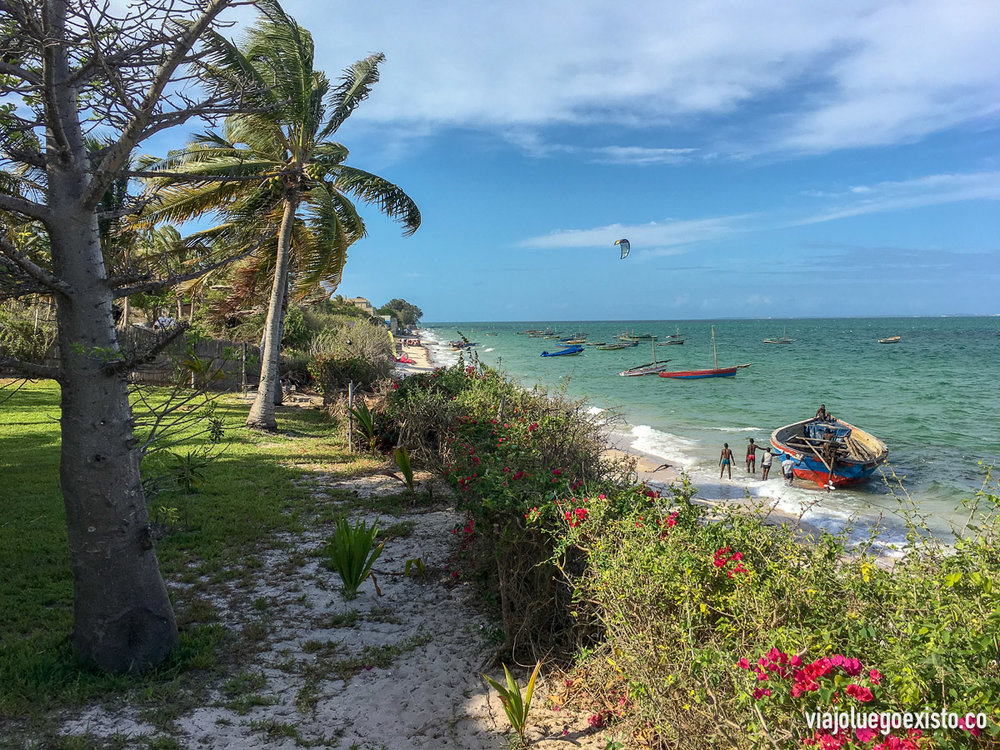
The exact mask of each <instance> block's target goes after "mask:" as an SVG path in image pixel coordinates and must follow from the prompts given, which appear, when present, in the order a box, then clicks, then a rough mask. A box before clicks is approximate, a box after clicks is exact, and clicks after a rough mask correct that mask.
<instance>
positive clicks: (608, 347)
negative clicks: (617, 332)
mask: <svg viewBox="0 0 1000 750" xmlns="http://www.w3.org/2000/svg"><path fill="white" fill-rule="evenodd" d="M633 346H639V342H638V341H619V342H618V343H617V344H605V345H604V346H599V347H597V348H598V349H600V350H601V351H602V352H611V351H615V350H616V349H629V348H631V347H633Z"/></svg>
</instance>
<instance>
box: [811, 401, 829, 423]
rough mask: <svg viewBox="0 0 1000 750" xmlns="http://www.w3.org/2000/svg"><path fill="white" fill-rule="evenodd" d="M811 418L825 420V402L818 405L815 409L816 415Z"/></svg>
mask: <svg viewBox="0 0 1000 750" xmlns="http://www.w3.org/2000/svg"><path fill="white" fill-rule="evenodd" d="M813 419H818V420H819V421H820V422H825V421H826V404H820V405H819V409H817V410H816V416H815V417H813Z"/></svg>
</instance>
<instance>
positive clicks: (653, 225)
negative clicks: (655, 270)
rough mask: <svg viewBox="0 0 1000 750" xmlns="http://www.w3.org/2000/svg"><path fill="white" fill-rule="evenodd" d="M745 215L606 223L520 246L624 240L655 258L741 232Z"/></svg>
mask: <svg viewBox="0 0 1000 750" xmlns="http://www.w3.org/2000/svg"><path fill="white" fill-rule="evenodd" d="M748 218H749V217H748V216H718V217H713V218H708V219H693V220H689V221H662V222H656V221H651V222H649V223H648V224H636V225H631V226H628V225H625V224H609V225H608V226H603V227H594V228H593V229H561V230H556V231H554V232H551V233H549V234H546V235H541V236H539V237H532V238H530V239H527V240H524V241H523V242H521V243H520V246H521V247H532V248H546V249H567V248H585V247H611V246H613V245H614V242H615V240H617V239H620V238H622V237H625V238H627V239H628V240H629V242H630V243H631V244H632V249H633V251H635V250H644V249H649V248H652V250H650V252H653V253H656V254H658V255H676V254H677V253H676V252H669V251H668V250H666V248H671V247H674V246H676V245H687V244H690V243H694V242H704V241H707V240H714V239H719V238H721V237H726V236H728V235H731V234H733V233H734V232H737V231H743V230H741V229H740V225H741V224H743V223H745V221H746V219H748Z"/></svg>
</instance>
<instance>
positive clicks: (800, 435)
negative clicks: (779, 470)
mask: <svg viewBox="0 0 1000 750" xmlns="http://www.w3.org/2000/svg"><path fill="white" fill-rule="evenodd" d="M771 445H773V446H774V447H775V449H776V450H777V451H778V452H779V453H781V454H783V455H787V456H788V457H789V458H791V459H792V460H793V461H794V462H795V466H794V467H793V469H792V471H793V472H794V473H795V476H797V477H799V478H800V479H808V480H810V481H813V482H815V483H816V484H818V485H819V486H820V487H825V488H827V489H833V488H834V487H842V486H844V485H850V484H857V483H858V482H863V481H864V480H866V479H867V478H868V477H870V476H871V475H872V474H873V473H875V469H876V468H878V465H879V464H881V463H883V462H885V460H886V458H887V457H888V456H889V449H888V448H887V447H886V444H885V443H884V442H882V441H881V440H879V439H878V438H877V437H875V436H874V435H872V434H870V433H867V432H865V431H864V430H862V429H859V428H857V427H855V426H854V425H852V424H848V423H847V422H844V421H842V420H839V419H830V420H824V419H806V420H804V421H802V422H795V423H794V424H789V425H785V426H784V427H779V428H778V429H776V430H775V431H774V432H772V433H771Z"/></svg>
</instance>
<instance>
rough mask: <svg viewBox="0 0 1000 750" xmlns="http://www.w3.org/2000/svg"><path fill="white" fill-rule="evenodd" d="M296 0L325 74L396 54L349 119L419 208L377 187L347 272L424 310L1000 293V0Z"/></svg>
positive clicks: (692, 312)
mask: <svg viewBox="0 0 1000 750" xmlns="http://www.w3.org/2000/svg"><path fill="white" fill-rule="evenodd" d="M623 5H624V6H625V7H622V6H623ZM285 7H286V9H287V10H288V11H289V12H291V13H292V14H293V15H294V16H295V17H296V18H297V19H298V20H299V22H300V23H301V24H302V25H303V26H305V27H306V28H308V29H309V30H310V31H311V32H312V33H313V35H314V37H315V40H316V46H317V67H319V68H322V69H324V70H326V71H327V73H328V74H330V75H331V77H333V76H336V75H337V74H339V72H340V71H341V70H342V69H343V68H345V67H346V66H347V65H349V64H350V63H351V62H353V61H354V60H356V59H359V58H361V57H364V56H365V55H368V54H370V53H372V52H376V51H381V52H384V53H385V55H386V57H387V59H386V62H385V64H384V66H383V68H382V79H381V81H380V83H379V84H378V86H376V88H375V90H374V92H373V94H372V96H371V98H370V99H369V100H368V101H366V102H364V103H363V104H362V105H361V107H360V108H359V109H358V110H357V111H356V112H355V113H354V115H352V117H351V119H350V121H349V122H348V123H347V124H346V125H345V126H344V127H342V128H341V130H340V131H339V138H340V140H341V141H342V142H343V143H344V144H345V145H347V146H348V147H349V148H350V149H351V157H350V160H349V162H350V163H352V164H353V165H355V166H357V167H361V168H363V169H369V170H371V171H375V172H377V173H379V174H381V175H382V176H384V177H387V178H389V179H391V180H393V181H394V182H396V183H397V184H398V185H400V186H401V187H403V189H405V190H406V191H407V192H408V193H409V194H410V195H411V196H412V197H413V198H414V199H415V200H416V201H417V203H418V205H419V206H420V209H421V212H422V214H423V225H422V226H421V228H420V230H419V231H418V232H417V233H416V235H414V236H413V237H410V238H404V237H402V236H401V233H400V231H399V229H398V227H396V226H395V225H393V224H391V223H389V222H386V221H384V220H382V219H380V218H379V217H378V214H377V212H376V211H374V210H373V209H367V210H363V215H364V216H365V217H366V220H367V222H368V226H369V236H368V237H367V238H366V239H364V240H362V241H360V242H359V243H357V244H356V245H355V246H354V247H353V248H352V252H351V254H350V260H349V262H348V266H347V269H346V271H345V274H344V280H343V283H342V285H341V287H340V289H339V292H340V293H342V294H344V295H347V296H355V295H362V296H366V297H369V298H370V299H371V300H372V301H373V302H375V303H376V304H380V303H383V302H385V301H386V300H388V299H389V298H391V297H404V298H406V299H408V300H410V301H411V302H414V303H416V304H417V305H419V306H420V307H421V308H423V310H424V312H425V320H427V321H434V320H441V321H444V320H547V319H560V320H562V319H660V318H663V319H686V318H715V317H758V316H773V317H797V316H804V315H897V314H898V315H920V314H925V315H938V314H994V313H1000V293H998V288H1000V287H998V282H1000V211H998V208H1000V204H998V199H1000V148H998V147H1000V45H998V44H997V40H998V39H1000V11H998V9H997V5H996V3H995V1H994V0H990V1H989V2H977V1H975V0H962V1H961V2H948V1H944V0H941V1H936V2H931V1H929V0H912V1H909V2H885V1H884V0H883V1H881V2H856V1H854V0H836V1H835V2H801V0H769V1H768V2H766V3H760V2H732V1H721V0H702V1H701V2H698V3H681V2H676V1H674V0H671V1H670V2H665V1H663V0H659V1H658V2H629V3H625V4H622V3H619V2H617V1H609V2H605V1H604V0H593V1H589V2H584V1H581V0H573V1H572V2H570V1H563V0H560V1H558V2H553V1H552V0H535V1H534V2H522V1H520V0H512V1H509V2H503V3H500V2H482V3H462V2H458V1H457V0H453V1H448V2H441V1H437V2H416V0H396V1H395V2H393V3H358V2H352V3H345V2H339V1H333V2H322V3H321V2H317V1H316V0H286V3H285ZM620 237H626V238H628V239H629V240H630V241H631V244H632V252H631V255H630V256H629V258H628V259H626V260H624V261H623V260H619V257H618V251H617V248H616V247H614V246H613V243H614V241H615V240H616V239H618V238H620Z"/></svg>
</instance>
